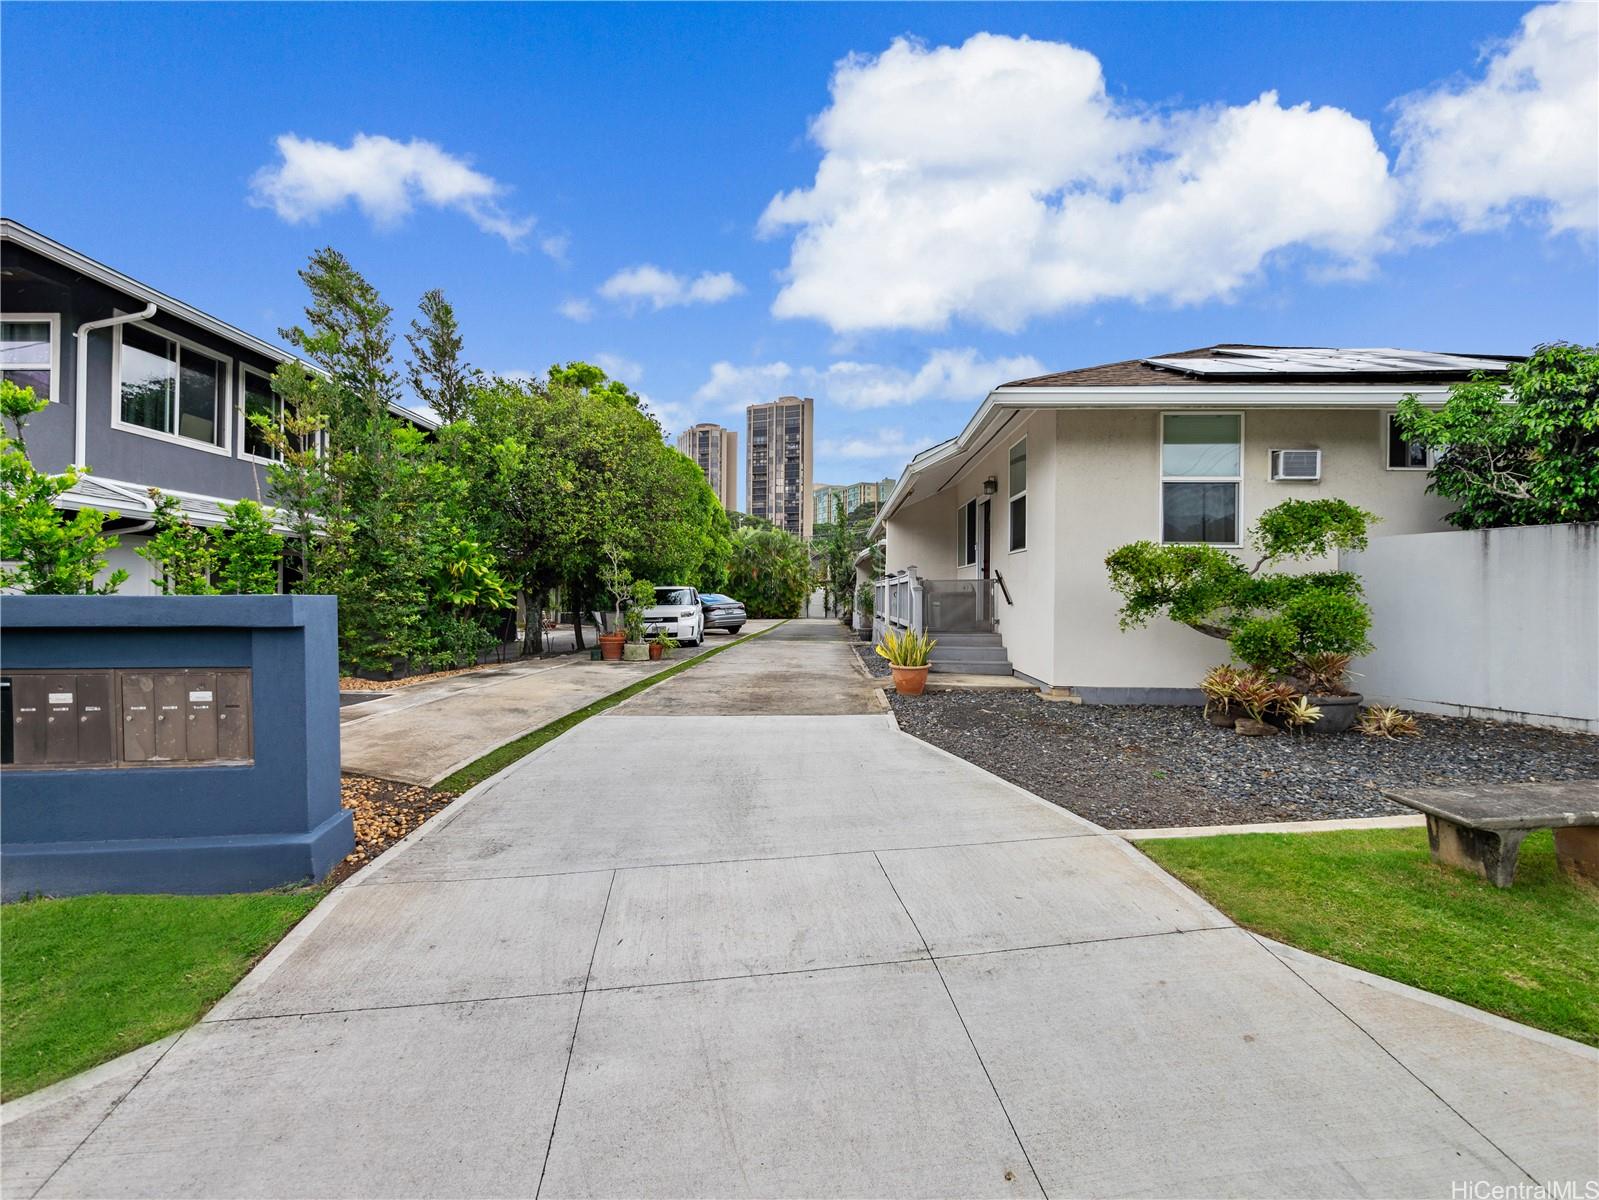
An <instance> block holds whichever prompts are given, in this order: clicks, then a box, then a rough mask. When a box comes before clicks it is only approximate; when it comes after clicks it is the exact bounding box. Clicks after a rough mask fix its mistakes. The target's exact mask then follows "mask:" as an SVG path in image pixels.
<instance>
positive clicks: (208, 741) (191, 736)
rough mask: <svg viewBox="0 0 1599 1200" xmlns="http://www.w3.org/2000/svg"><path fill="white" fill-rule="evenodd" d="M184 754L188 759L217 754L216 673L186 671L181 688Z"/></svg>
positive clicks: (206, 758) (213, 757)
mask: <svg viewBox="0 0 1599 1200" xmlns="http://www.w3.org/2000/svg"><path fill="white" fill-rule="evenodd" d="M183 705H184V709H185V712H184V723H185V725H186V726H187V728H188V733H187V736H186V742H187V752H186V757H187V758H188V760H189V761H190V762H215V761H216V757H217V677H216V676H215V675H213V674H211V672H209V671H190V672H189V673H188V676H187V678H186V679H185V681H184V690H183Z"/></svg>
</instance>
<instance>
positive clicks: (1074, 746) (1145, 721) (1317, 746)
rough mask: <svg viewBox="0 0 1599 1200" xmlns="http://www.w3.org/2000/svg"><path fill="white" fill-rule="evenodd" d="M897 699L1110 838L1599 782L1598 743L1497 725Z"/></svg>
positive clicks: (929, 727) (927, 728) (939, 738)
mask: <svg viewBox="0 0 1599 1200" xmlns="http://www.w3.org/2000/svg"><path fill="white" fill-rule="evenodd" d="M862 657H863V658H865V657H866V656H864V655H863V656H862ZM874 673H875V672H874ZM889 700H890V703H891V704H892V705H893V709H894V716H895V718H896V719H897V720H898V721H899V724H900V728H901V729H903V730H904V731H905V732H906V733H909V734H913V735H914V736H916V737H919V738H921V739H922V740H923V741H925V742H930V743H931V744H933V745H935V746H938V747H939V748H940V749H943V750H948V751H949V752H950V753H952V754H956V755H959V756H960V757H961V758H964V759H966V760H967V761H968V762H971V763H974V764H976V765H977V766H979V767H982V768H983V769H984V770H987V771H991V772H993V773H994V774H995V775H998V776H1000V777H1001V778H1003V779H1008V780H1010V781H1011V782H1012V783H1015V784H1018V785H1019V786H1021V787H1024V788H1026V789H1027V790H1028V791H1030V792H1032V793H1034V794H1035V795H1038V796H1042V797H1043V798H1044V799H1046V800H1049V801H1051V802H1052V803H1054V804H1059V805H1060V806H1061V807H1063V808H1067V809H1070V810H1071V811H1072V812H1074V813H1077V814H1078V815H1079V816H1083V817H1087V818H1088V819H1089V820H1090V821H1094V822H1096V823H1098V824H1100V825H1103V826H1105V827H1106V828H1108V829H1155V828H1161V827H1165V826H1182V825H1231V824H1245V823H1250V822H1260V821H1302V820H1329V819H1333V818H1339V817H1376V816H1392V815H1399V814H1403V813H1409V812H1410V810H1409V809H1406V808H1402V807H1401V806H1399V805H1396V804H1393V803H1390V802H1389V801H1387V800H1384V799H1383V798H1382V796H1381V795H1380V794H1379V789H1380V788H1382V787H1385V786H1394V785H1400V784H1407V785H1412V786H1417V785H1421V786H1428V785H1431V786H1446V785H1449V784H1456V783H1482V782H1489V781H1502V782H1507V783H1508V782H1521V781H1527V780H1534V779H1599V737H1594V736H1591V735H1587V734H1579V733H1565V732H1561V731H1558V730H1550V729H1540V728H1536V727H1533V726H1528V725H1507V724H1500V723H1498V722H1495V721H1474V720H1462V719H1456V718H1453V717H1428V716H1418V717H1417V721H1418V723H1419V724H1420V727H1421V736H1420V737H1418V738H1405V739H1403V740H1390V739H1387V738H1374V737H1364V736H1362V735H1360V734H1358V733H1348V734H1340V735H1338V736H1336V737H1320V738H1318V737H1297V736H1293V735H1284V736H1281V737H1271V738H1243V737H1238V736H1237V735H1236V734H1234V733H1233V732H1232V731H1230V730H1225V729H1216V728H1214V727H1213V726H1211V725H1209V724H1208V723H1207V722H1206V721H1205V719H1204V718H1203V717H1202V716H1201V714H1200V710H1199V709H1198V708H1181V707H1170V706H1148V705H1089V704H1070V703H1060V702H1052V701H1046V700H1041V699H1040V698H1039V697H1038V696H1037V694H1036V693H1034V692H1031V691H1027V692H1019V691H972V692H939V693H928V694H927V695H924V696H897V695H894V694H893V693H892V692H890V693H889Z"/></svg>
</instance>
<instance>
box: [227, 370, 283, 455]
mask: <svg viewBox="0 0 1599 1200" xmlns="http://www.w3.org/2000/svg"><path fill="white" fill-rule="evenodd" d="M246 375H259V376H260V377H261V378H262V379H264V380H266V382H267V390H268V391H271V392H272V396H273V398H274V399H275V400H276V401H277V405H278V412H279V413H280V414H281V413H282V412H283V397H282V396H279V395H278V393H277V392H276V390H274V389H273V388H272V376H271V375H270V374H269V373H268V372H266V371H263V370H261V368H260V367H252V366H251V365H250V364H249V363H246V362H241V363H240V364H239V390H238V393H237V395H238V398H239V399H238V412H239V458H240V459H241V460H243V461H244V462H252V463H261V464H262V465H264V466H268V467H271V466H276V465H278V464H279V463H281V462H282V461H283V460H282V459H281V458H263V457H262V456H261V455H259V454H251V453H250V452H249V451H248V450H246V449H245V447H246V446H247V445H249V444H250V443H249V439H248V438H247V437H246V436H245V434H246V433H247V432H248V430H249V427H250V418H249V414H248V413H247V412H246V411H245V407H244V405H245V401H246V399H247V398H248V396H247V392H248V391H249V385H248V384H247V383H246V382H245V376H246ZM278 419H279V420H280V421H281V420H282V417H281V415H280V416H279V418H278Z"/></svg>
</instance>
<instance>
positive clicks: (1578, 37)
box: [1397, 0, 1599, 234]
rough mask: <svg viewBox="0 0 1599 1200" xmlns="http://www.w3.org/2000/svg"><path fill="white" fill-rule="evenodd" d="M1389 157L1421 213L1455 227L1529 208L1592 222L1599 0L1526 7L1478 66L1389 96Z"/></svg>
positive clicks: (1596, 181) (1570, 223)
mask: <svg viewBox="0 0 1599 1200" xmlns="http://www.w3.org/2000/svg"><path fill="white" fill-rule="evenodd" d="M1398 109H1399V121H1398V126H1397V132H1398V135H1399V138H1400V144H1401V149H1400V153H1399V168H1400V171H1401V174H1402V177H1403V178H1404V180H1405V183H1406V184H1407V186H1408V188H1409V190H1410V192H1411V195H1412V196H1413V199H1414V202H1415V205H1416V209H1417V214H1418V215H1419V216H1420V217H1421V218H1422V219H1423V220H1439V219H1441V220H1445V221H1448V222H1451V223H1453V224H1455V225H1457V226H1459V227H1460V228H1462V229H1467V230H1477V229H1485V228H1492V227H1494V226H1498V225H1502V224H1504V223H1505V222H1506V221H1508V220H1509V219H1510V218H1511V216H1512V215H1514V214H1516V213H1518V212H1523V211H1524V212H1527V213H1529V214H1533V215H1536V216H1537V217H1538V218H1539V219H1541V220H1542V221H1544V222H1546V223H1547V225H1548V228H1549V229H1550V231H1551V232H1555V233H1560V232H1564V231H1567V230H1576V231H1582V232H1587V233H1589V234H1592V233H1593V232H1594V231H1595V229H1596V228H1599V7H1596V6H1595V5H1593V4H1591V3H1584V2H1581V0H1578V2H1576V3H1562V4H1550V5H1545V6H1543V7H1541V8H1535V9H1532V10H1531V11H1530V12H1528V13H1527V14H1526V15H1525V16H1524V17H1523V18H1522V20H1521V25H1520V27H1519V28H1518V29H1517V30H1516V32H1515V34H1514V35H1513V36H1511V37H1510V38H1509V39H1508V40H1506V41H1505V42H1503V43H1502V44H1500V45H1498V46H1497V47H1495V48H1494V49H1493V51H1492V52H1491V53H1490V54H1488V55H1487V56H1486V60H1485V66H1484V68H1483V69H1482V72H1481V74H1480V76H1479V77H1477V78H1475V79H1471V80H1468V81H1464V82H1462V81H1456V82H1454V83H1451V84H1446V85H1445V86H1443V87H1440V88H1436V89H1433V90H1430V91H1426V92H1422V93H1418V94H1416V95H1412V96H1407V97H1405V98H1404V99H1402V100H1400V101H1399V104H1398Z"/></svg>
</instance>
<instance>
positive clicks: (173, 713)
mask: <svg viewBox="0 0 1599 1200" xmlns="http://www.w3.org/2000/svg"><path fill="white" fill-rule="evenodd" d="M183 685H184V678H183V675H182V674H181V673H179V672H170V671H169V672H167V673H165V674H158V675H157V676H156V677H155V754H154V756H153V757H154V758H156V759H160V760H162V761H165V760H167V759H177V760H179V761H182V759H183V758H184V756H185V750H184V746H185V744H186V738H185V733H184V727H185V726H186V725H187V724H188V722H186V721H185V720H184V719H183V718H184V716H185V713H184V708H185V707H186V706H185V704H184V698H183V691H184V686H183Z"/></svg>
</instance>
